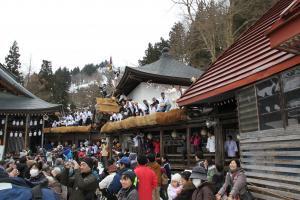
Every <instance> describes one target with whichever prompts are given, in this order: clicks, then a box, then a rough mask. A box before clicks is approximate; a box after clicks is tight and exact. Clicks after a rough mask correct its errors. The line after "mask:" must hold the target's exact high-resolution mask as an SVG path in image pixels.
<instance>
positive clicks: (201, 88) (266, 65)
mask: <svg viewBox="0 0 300 200" xmlns="http://www.w3.org/2000/svg"><path fill="white" fill-rule="evenodd" d="M292 2H293V0H280V1H278V3H276V4H275V5H274V6H273V7H272V8H271V9H270V10H269V11H268V12H266V13H265V14H264V15H263V16H262V17H261V18H260V19H259V20H258V21H257V22H256V23H255V24H254V25H253V26H251V27H250V28H249V29H248V30H247V31H246V32H245V33H244V34H242V35H241V36H240V37H239V38H238V40H237V41H235V42H234V43H233V44H232V45H231V46H230V47H229V48H228V49H227V50H226V51H225V52H224V53H223V54H222V55H221V56H220V57H219V58H217V60H216V61H215V62H214V63H213V64H212V65H211V66H210V67H209V68H208V70H207V71H206V72H205V73H204V74H202V75H201V76H200V77H199V78H198V80H197V81H196V82H195V83H194V84H193V85H191V86H190V88H189V89H188V90H187V91H186V92H185V93H184V94H183V95H182V97H181V98H180V99H179V100H178V101H177V103H178V104H179V105H180V106H184V105H190V104H196V103H197V102H201V101H204V100H205V99H207V98H210V97H214V96H217V95H220V94H222V93H225V92H228V91H231V90H234V89H237V88H239V87H242V86H245V85H248V84H250V83H253V82H256V81H258V80H261V79H263V78H265V77H268V76H270V75H272V74H275V73H278V72H280V71H282V70H285V69H288V68H290V67H292V66H294V65H296V64H298V63H300V56H296V55H294V54H291V53H287V52H284V51H280V50H277V49H272V48H271V47H270V41H269V38H268V37H267V36H266V32H267V31H268V30H269V29H270V28H271V26H272V24H273V23H274V22H276V20H277V19H278V18H279V17H280V14H281V13H282V12H283V10H284V9H286V8H287V7H288V6H289V5H290V4H291V3H292Z"/></svg>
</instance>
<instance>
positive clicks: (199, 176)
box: [190, 167, 214, 200]
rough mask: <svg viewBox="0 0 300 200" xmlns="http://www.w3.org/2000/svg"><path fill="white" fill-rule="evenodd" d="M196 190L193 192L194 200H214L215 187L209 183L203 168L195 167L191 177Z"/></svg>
mask: <svg viewBox="0 0 300 200" xmlns="http://www.w3.org/2000/svg"><path fill="white" fill-rule="evenodd" d="M190 179H192V182H193V184H194V186H195V187H196V190H195V191H194V192H193V195H192V200H213V199H214V194H213V191H214V187H213V185H212V183H210V182H207V175H206V170H205V169H204V168H203V167H194V168H193V170H192V174H191V176H190Z"/></svg>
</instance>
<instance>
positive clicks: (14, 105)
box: [0, 92, 60, 112]
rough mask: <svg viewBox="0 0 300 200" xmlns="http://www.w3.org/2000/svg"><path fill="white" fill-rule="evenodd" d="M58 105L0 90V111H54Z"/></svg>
mask: <svg viewBox="0 0 300 200" xmlns="http://www.w3.org/2000/svg"><path fill="white" fill-rule="evenodd" d="M59 108H60V105H57V104H51V103H48V102H46V101H44V100H42V99H39V98H30V97H26V96H17V95H14V94H10V93H6V92H0V111H18V112H22V111H24V112H34V111H56V110H59Z"/></svg>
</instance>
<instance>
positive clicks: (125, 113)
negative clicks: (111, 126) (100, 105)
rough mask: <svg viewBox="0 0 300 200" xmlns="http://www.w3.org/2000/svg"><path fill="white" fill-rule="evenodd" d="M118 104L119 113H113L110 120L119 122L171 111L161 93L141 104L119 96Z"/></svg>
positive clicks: (169, 105) (166, 99) (167, 101)
mask: <svg viewBox="0 0 300 200" xmlns="http://www.w3.org/2000/svg"><path fill="white" fill-rule="evenodd" d="M118 104H119V105H120V106H121V109H120V112H119V113H113V114H112V116H111V118H110V120H111V121H120V120H123V119H126V118H128V117H131V116H144V115H149V114H151V113H154V112H167V111H169V110H170V109H171V107H172V106H171V102H170V100H169V99H168V98H167V97H166V96H165V93H164V92H162V93H161V96H160V97H159V98H158V97H153V98H152V100H151V102H149V101H148V100H146V99H144V100H143V102H142V103H139V102H137V101H134V100H133V99H131V98H128V97H126V96H125V95H121V96H120V98H119V100H118Z"/></svg>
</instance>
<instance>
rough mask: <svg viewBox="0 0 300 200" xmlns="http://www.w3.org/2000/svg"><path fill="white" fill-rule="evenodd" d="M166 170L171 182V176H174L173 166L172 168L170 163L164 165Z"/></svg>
mask: <svg viewBox="0 0 300 200" xmlns="http://www.w3.org/2000/svg"><path fill="white" fill-rule="evenodd" d="M164 168H165V170H166V174H167V176H168V178H169V180H171V174H172V172H171V166H170V164H169V163H168V162H167V163H165V164H164Z"/></svg>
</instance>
